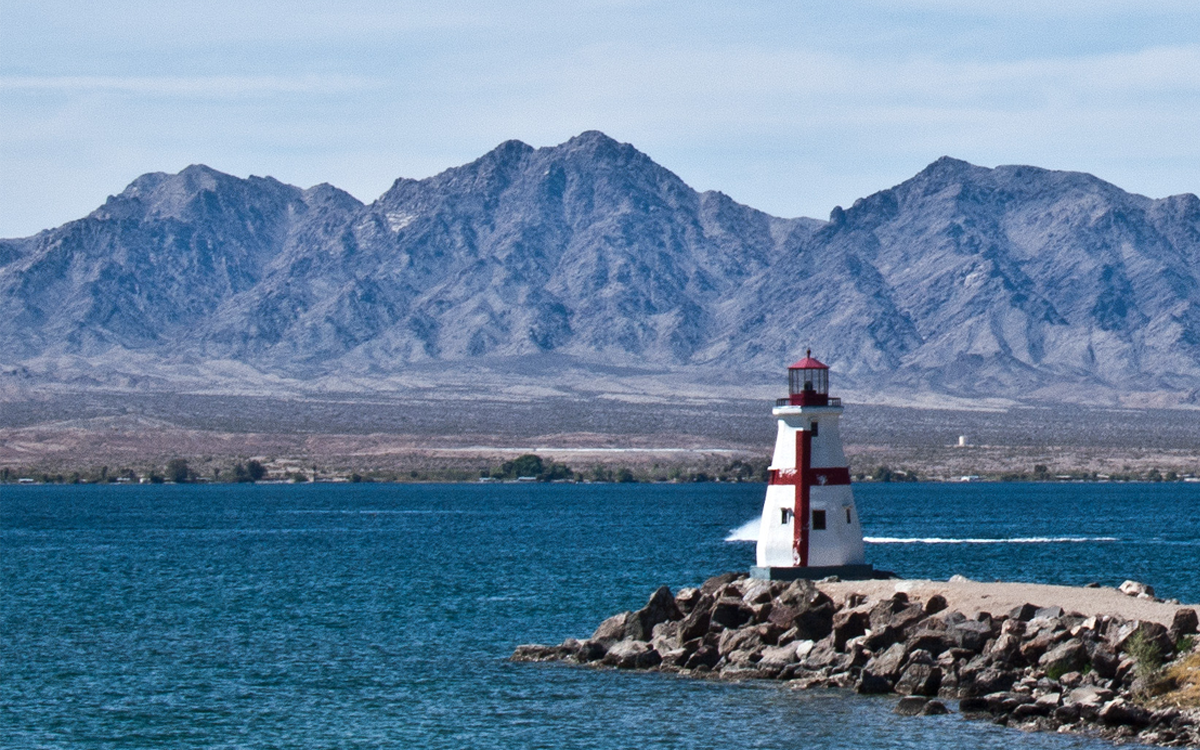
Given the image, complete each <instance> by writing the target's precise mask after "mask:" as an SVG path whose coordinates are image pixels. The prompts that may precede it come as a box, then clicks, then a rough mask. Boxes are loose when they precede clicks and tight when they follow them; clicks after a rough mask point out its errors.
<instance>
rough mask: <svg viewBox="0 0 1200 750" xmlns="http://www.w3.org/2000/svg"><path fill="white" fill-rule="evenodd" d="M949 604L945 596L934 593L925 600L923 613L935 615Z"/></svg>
mask: <svg viewBox="0 0 1200 750" xmlns="http://www.w3.org/2000/svg"><path fill="white" fill-rule="evenodd" d="M949 606H950V604H949V603H948V602H947V601H946V597H944V596H942V595H941V594H934V595H933V596H931V597H929V598H928V599H926V600H925V614H927V615H936V614H937V613H938V612H941V611H942V610H944V609H946V608H947V607H949Z"/></svg>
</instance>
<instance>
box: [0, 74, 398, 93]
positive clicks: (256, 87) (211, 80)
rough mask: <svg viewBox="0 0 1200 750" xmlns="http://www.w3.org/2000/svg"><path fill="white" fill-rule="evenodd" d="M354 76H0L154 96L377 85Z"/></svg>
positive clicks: (3, 86)
mask: <svg viewBox="0 0 1200 750" xmlns="http://www.w3.org/2000/svg"><path fill="white" fill-rule="evenodd" d="M380 85H381V83H380V82H378V81H375V80H372V79H368V78H361V77H356V76H329V75H304V76H0V90H8V91H30V92H62V93H69V94H79V93H93V92H105V91H107V92H117V93H125V94H141V95H155V96H185V97H186V96H202V97H222V96H255V95H261V94H320V93H330V94H333V93H342V92H346V91H361V90H364V89H370V88H377V87H379V86H380Z"/></svg>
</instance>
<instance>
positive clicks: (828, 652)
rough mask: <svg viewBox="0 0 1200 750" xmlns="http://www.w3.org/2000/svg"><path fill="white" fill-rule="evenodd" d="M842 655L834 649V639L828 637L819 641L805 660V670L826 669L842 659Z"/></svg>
mask: <svg viewBox="0 0 1200 750" xmlns="http://www.w3.org/2000/svg"><path fill="white" fill-rule="evenodd" d="M841 657H842V655H841V654H839V653H838V650H837V648H835V647H834V644H833V637H832V636H828V637H825V638H822V639H821V640H819V641H817V642H816V643H815V644H814V645H813V647H812V649H811V650H810V651H809V652H808V655H807V656H806V657H805V658H804V668H805V669H808V670H810V671H814V672H815V671H817V670H818V669H825V668H827V667H830V666H832V665H833V664H835V663H836V662H838V661H839V660H840V659H841Z"/></svg>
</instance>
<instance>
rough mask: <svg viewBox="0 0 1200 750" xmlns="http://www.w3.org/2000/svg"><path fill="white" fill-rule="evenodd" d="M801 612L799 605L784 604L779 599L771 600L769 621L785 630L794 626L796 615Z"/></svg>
mask: <svg viewBox="0 0 1200 750" xmlns="http://www.w3.org/2000/svg"><path fill="white" fill-rule="evenodd" d="M798 614H800V609H799V607H796V606H793V605H790V604H784V603H782V602H779V601H778V600H776V601H774V602H771V611H770V613H769V614H768V615H767V622H769V623H771V624H773V625H778V626H779V627H781V628H783V629H784V630H785V631H786V630H790V629H791V628H792V627H794V625H795V622H796V615H798Z"/></svg>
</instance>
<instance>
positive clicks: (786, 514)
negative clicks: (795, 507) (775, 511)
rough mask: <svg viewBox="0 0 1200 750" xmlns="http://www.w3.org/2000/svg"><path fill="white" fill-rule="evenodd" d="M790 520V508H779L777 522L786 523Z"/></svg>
mask: <svg viewBox="0 0 1200 750" xmlns="http://www.w3.org/2000/svg"><path fill="white" fill-rule="evenodd" d="M791 520H792V512H791V511H790V510H788V509H787V508H780V509H779V523H781V524H786V523H787V522H788V521H791Z"/></svg>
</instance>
